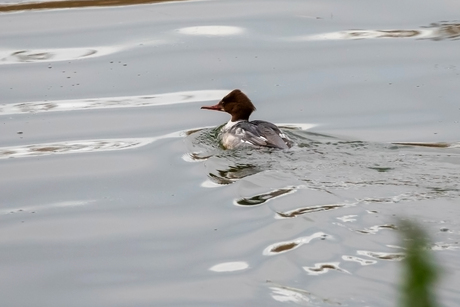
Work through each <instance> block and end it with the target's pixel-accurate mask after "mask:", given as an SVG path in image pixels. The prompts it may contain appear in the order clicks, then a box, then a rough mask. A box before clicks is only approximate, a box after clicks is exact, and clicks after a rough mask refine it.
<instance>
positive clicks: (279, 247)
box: [263, 232, 332, 256]
mask: <svg viewBox="0 0 460 307" xmlns="http://www.w3.org/2000/svg"><path fill="white" fill-rule="evenodd" d="M327 238H332V236H330V235H328V234H325V233H324V232H316V233H314V234H312V235H311V236H308V237H301V238H297V239H294V240H292V241H285V242H278V243H274V244H271V245H269V246H268V247H266V248H265V249H264V251H263V254H264V255H266V256H270V255H277V254H282V253H286V252H288V251H291V250H294V249H296V248H299V247H300V246H302V245H304V244H308V243H310V241H312V240H314V239H320V240H325V239H327Z"/></svg>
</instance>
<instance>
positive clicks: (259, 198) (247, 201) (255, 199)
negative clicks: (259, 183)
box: [235, 187, 296, 206]
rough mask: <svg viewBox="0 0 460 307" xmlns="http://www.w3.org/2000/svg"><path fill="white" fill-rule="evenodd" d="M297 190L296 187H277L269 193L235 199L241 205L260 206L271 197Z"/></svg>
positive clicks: (236, 203)
mask: <svg viewBox="0 0 460 307" xmlns="http://www.w3.org/2000/svg"><path fill="white" fill-rule="evenodd" d="M295 191H296V188H295V187H288V188H283V189H276V190H273V191H271V192H268V193H263V194H258V195H255V196H252V197H245V198H241V199H238V200H236V201H235V205H239V206H258V205H261V204H263V203H265V202H267V201H269V200H271V199H274V198H277V197H280V196H283V195H286V194H290V193H293V192H295Z"/></svg>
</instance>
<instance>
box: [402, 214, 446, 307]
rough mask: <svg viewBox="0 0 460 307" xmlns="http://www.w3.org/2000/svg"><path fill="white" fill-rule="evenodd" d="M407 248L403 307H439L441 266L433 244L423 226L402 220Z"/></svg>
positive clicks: (404, 264) (404, 244) (403, 236)
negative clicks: (435, 255) (436, 293)
mask: <svg viewBox="0 0 460 307" xmlns="http://www.w3.org/2000/svg"><path fill="white" fill-rule="evenodd" d="M399 229H400V234H401V236H402V240H403V246H404V247H405V248H406V249H407V251H406V258H405V259H404V261H403V281H402V284H401V298H400V303H399V306H400V307H412V306H417V307H436V306H440V305H439V304H438V303H437V300H436V295H435V293H434V289H435V288H436V287H435V286H436V281H437V280H438V279H439V266H438V264H437V263H435V260H434V259H433V255H432V253H431V250H430V249H429V248H428V246H429V244H430V242H429V239H428V236H427V235H426V233H425V231H424V230H423V229H422V227H421V226H420V225H418V224H417V223H415V222H411V221H409V220H401V221H399Z"/></svg>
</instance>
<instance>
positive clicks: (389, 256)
mask: <svg viewBox="0 0 460 307" xmlns="http://www.w3.org/2000/svg"><path fill="white" fill-rule="evenodd" d="M356 253H357V254H358V255H361V256H367V257H369V258H374V259H379V260H388V261H401V260H403V259H404V258H405V255H404V253H382V252H371V251H363V250H360V251H357V252H356Z"/></svg>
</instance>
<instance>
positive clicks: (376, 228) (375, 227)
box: [355, 224, 397, 235]
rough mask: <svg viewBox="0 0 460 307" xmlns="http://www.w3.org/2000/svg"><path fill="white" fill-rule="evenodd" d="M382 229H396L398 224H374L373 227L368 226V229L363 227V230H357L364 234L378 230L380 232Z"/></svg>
mask: <svg viewBox="0 0 460 307" xmlns="http://www.w3.org/2000/svg"><path fill="white" fill-rule="evenodd" d="M382 229H392V230H396V229H397V227H396V225H393V224H386V225H376V226H372V227H369V228H366V229H361V230H359V229H358V230H355V231H356V232H358V233H364V234H373V235H374V234H376V233H377V232H379V231H380V230H382Z"/></svg>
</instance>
